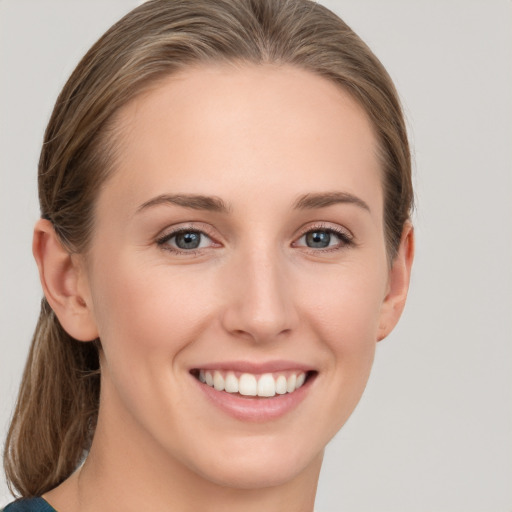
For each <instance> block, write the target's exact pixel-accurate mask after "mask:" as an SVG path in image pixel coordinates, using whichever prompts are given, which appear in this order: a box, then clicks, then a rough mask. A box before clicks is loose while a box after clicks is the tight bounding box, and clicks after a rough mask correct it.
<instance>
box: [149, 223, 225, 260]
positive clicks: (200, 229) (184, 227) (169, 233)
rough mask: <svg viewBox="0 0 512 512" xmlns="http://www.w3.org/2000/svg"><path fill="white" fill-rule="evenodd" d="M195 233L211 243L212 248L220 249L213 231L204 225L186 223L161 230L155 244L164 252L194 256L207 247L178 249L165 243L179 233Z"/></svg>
mask: <svg viewBox="0 0 512 512" xmlns="http://www.w3.org/2000/svg"><path fill="white" fill-rule="evenodd" d="M191 231H192V232H195V233H200V234H201V235H203V236H205V237H207V238H208V239H209V240H210V241H211V242H212V246H214V247H215V246H217V247H220V246H221V244H220V243H219V242H217V241H216V240H215V236H214V235H213V234H212V232H213V230H212V229H211V228H210V227H209V226H208V225H207V224H204V223H190V222H189V223H186V224H181V225H177V226H173V227H171V228H167V229H165V230H163V231H162V232H161V233H160V234H159V235H157V237H156V239H155V242H156V244H157V245H158V246H159V247H161V248H162V249H163V250H165V251H169V252H171V253H173V254H178V255H181V254H185V255H195V254H198V253H200V252H201V251H203V250H204V249H207V247H201V248H198V249H187V250H183V249H179V248H178V247H172V246H170V245H167V246H166V244H167V242H168V241H169V240H171V239H172V238H173V237H175V236H176V235H179V234H180V233H187V232H191Z"/></svg>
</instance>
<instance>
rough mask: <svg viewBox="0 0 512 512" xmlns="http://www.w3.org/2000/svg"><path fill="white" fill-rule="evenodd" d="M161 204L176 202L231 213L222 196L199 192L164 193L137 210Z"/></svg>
mask: <svg viewBox="0 0 512 512" xmlns="http://www.w3.org/2000/svg"><path fill="white" fill-rule="evenodd" d="M161 204H175V205H177V206H182V207H184V208H191V209H192V210H207V211H211V212H219V213H225V214H226V213H229V212H230V209H231V208H230V207H229V205H227V204H226V203H225V202H224V201H223V200H222V199H221V198H220V197H216V196H203V195H197V194H162V195H160V196H157V197H154V198H153V199H150V200H149V201H146V202H145V203H144V204H142V205H141V206H139V208H137V212H140V211H143V210H146V209H148V208H151V207H153V206H158V205H161Z"/></svg>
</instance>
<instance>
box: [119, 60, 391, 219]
mask: <svg viewBox="0 0 512 512" xmlns="http://www.w3.org/2000/svg"><path fill="white" fill-rule="evenodd" d="M117 122H118V123H119V133H120V139H119V146H120V147H119V148H118V149H119V151H118V155H119V157H118V162H117V165H116V171H115V173H114V176H113V180H114V181H115V182H117V184H116V188H117V190H118V191H120V190H123V193H124V194H127V195H129V196H133V197H130V198H127V197H125V198H124V199H125V200H126V199H130V200H133V201H134V202H137V201H138V202H139V204H140V202H141V201H143V199H148V198H149V197H150V196H152V195H157V194H161V193H163V192H167V193H169V192H176V191H177V192H188V193H200V194H207V195H220V196H222V195H224V194H225V193H228V194H230V193H233V194H235V195H237V194H238V196H240V197H243V194H247V193H250V192H253V191H256V190H258V191H259V192H261V193H264V192H265V190H266V188H269V189H270V188H272V187H281V188H283V185H284V184H286V185H287V186H286V191H289V192H290V193H297V194H298V193H301V192H302V193H307V192H316V191H319V192H322V191H324V189H325V188H328V189H333V188H334V189H336V188H338V189H340V188H343V189H344V191H345V192H349V193H355V194H358V195H360V194H362V193H364V194H365V195H366V196H368V195H373V196H375V197H373V198H372V197H366V198H365V200H366V201H367V202H373V203H375V202H377V203H380V205H379V206H382V205H381V203H382V197H381V196H382V193H381V188H382V187H381V186H380V165H379V161H378V157H377V151H376V139H375V136H374V132H373V129H372V125H371V122H370V121H369V119H368V117H367V115H366V113H365V112H364V110H363V109H362V108H361V107H360V106H359V104H358V103H357V102H356V101H355V100H354V99H353V98H352V97H351V96H350V95H349V94H348V93H347V92H345V91H344V90H343V89H342V88H341V87H339V86H337V85H336V84H334V83H332V82H331V81H329V80H327V79H325V78H322V77H320V76H317V75H315V74H313V73H311V72H308V71H305V70H302V69H298V68H295V67H291V66H275V65H259V66H258V65H240V66H238V67H236V66H234V65H210V66H201V67H193V68H189V69H187V70H186V71H182V72H180V73H178V74H176V75H173V76H170V77H168V78H166V79H164V80H162V81H160V82H159V83H157V84H155V85H154V86H153V87H151V89H149V90H148V91H146V92H145V93H144V94H142V95H140V96H138V97H137V98H135V99H134V100H132V101H131V102H130V103H128V104H127V105H126V106H125V107H124V108H123V109H122V110H121V111H120V113H119V116H118V121H117ZM255 185H257V187H255ZM263 185H266V186H267V187H265V186H263ZM301 187H302V188H304V189H305V190H300V189H301ZM311 187H313V188H314V187H317V188H318V190H311ZM162 189H165V190H162ZM185 189H186V190H185ZM143 195H145V196H146V197H145V198H144V197H142V196H143ZM245 197H248V196H245ZM267 197H270V195H268V194H267ZM377 210H379V211H380V210H381V208H380V207H379V208H377Z"/></svg>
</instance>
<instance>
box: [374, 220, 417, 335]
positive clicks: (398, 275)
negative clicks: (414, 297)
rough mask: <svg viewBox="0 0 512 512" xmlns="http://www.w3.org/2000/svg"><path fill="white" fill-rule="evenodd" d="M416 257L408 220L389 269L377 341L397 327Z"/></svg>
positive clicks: (412, 233) (412, 234)
mask: <svg viewBox="0 0 512 512" xmlns="http://www.w3.org/2000/svg"><path fill="white" fill-rule="evenodd" d="M413 259H414V229H413V227H412V224H411V222H409V221H407V222H406V223H405V224H404V229H403V230H402V238H401V240H400V246H399V248H398V253H397V255H396V256H395V259H394V260H393V262H392V265H391V269H390V271H389V279H388V288H387V294H386V296H385V298H384V302H383V304H382V308H381V315H380V323H379V330H378V334H377V341H381V340H383V339H384V338H385V337H386V336H387V335H388V334H389V333H390V332H391V331H392V330H393V329H394V327H395V325H396V324H397V323H398V320H399V319H400V316H401V315H402V311H403V310H404V307H405V300H406V298H407V292H408V290H409V281H410V278H411V267H412V262H413Z"/></svg>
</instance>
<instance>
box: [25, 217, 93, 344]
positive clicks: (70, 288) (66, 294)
mask: <svg viewBox="0 0 512 512" xmlns="http://www.w3.org/2000/svg"><path fill="white" fill-rule="evenodd" d="M32 252H33V254H34V258H35V260H36V262H37V267H38V269H39V278H40V280H41V285H42V287H43V291H44V294H45V297H46V300H47V301H48V303H49V304H50V306H51V308H52V309H53V311H54V312H55V314H56V315H57V318H58V319H59V322H60V324H61V325H62V327H63V328H64V330H65V331H66V332H67V333H68V334H69V335H70V336H72V337H73V338H75V339H77V340H79V341H91V340H94V339H96V338H98V332H97V328H96V324H95V321H94V316H93V314H92V310H91V308H90V305H89V304H88V302H90V301H88V300H87V297H85V291H86V290H85V288H86V287H85V276H84V275H83V269H82V267H81V265H80V262H79V261H78V255H73V254H71V253H70V252H69V251H68V249H67V248H66V247H65V246H63V245H62V243H61V241H60V239H59V237H58V236H57V233H56V232H55V230H54V228H53V225H52V223H51V222H50V221H48V220H45V219H40V220H39V221H37V223H36V225H35V228H34V238H33V242H32Z"/></svg>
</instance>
